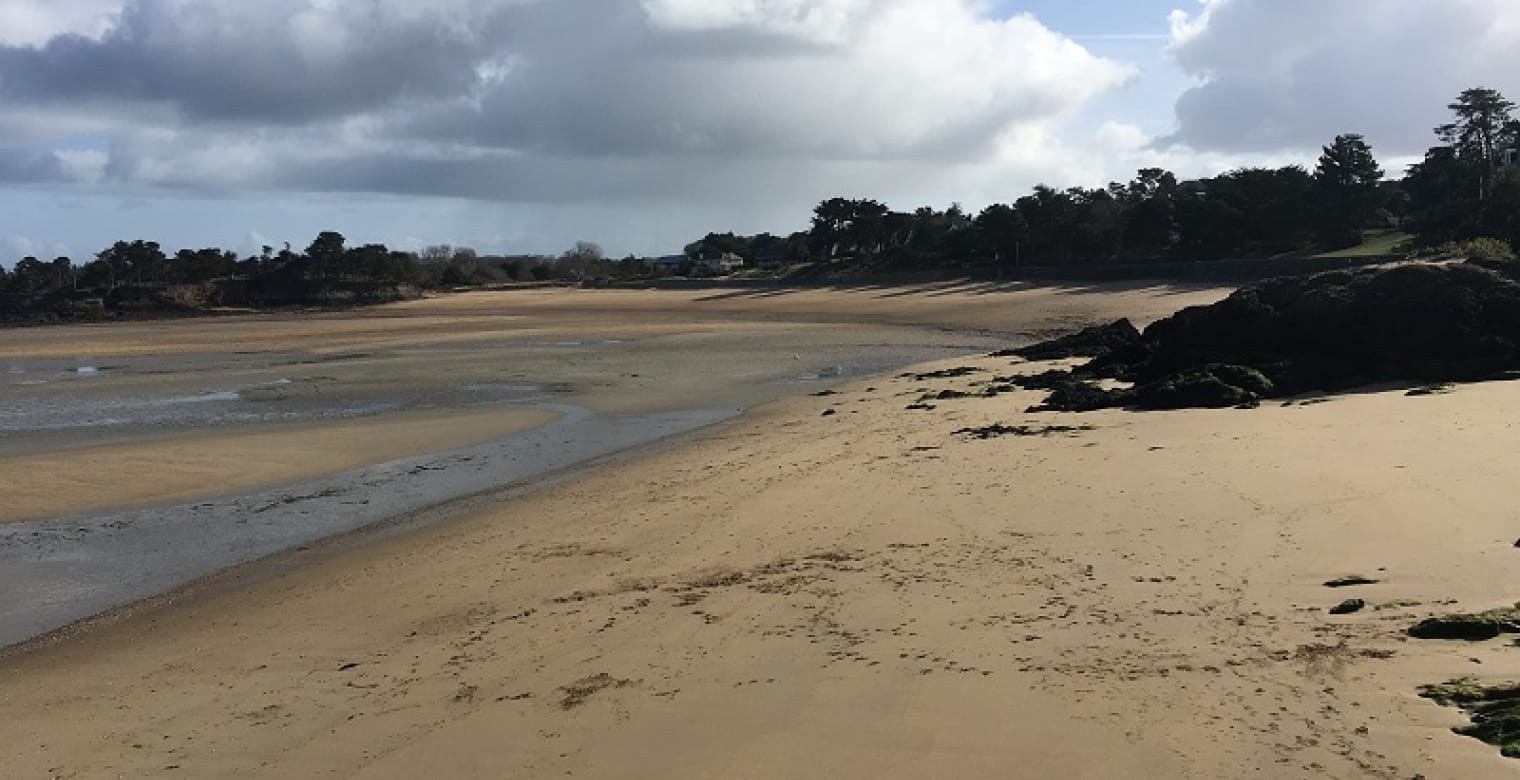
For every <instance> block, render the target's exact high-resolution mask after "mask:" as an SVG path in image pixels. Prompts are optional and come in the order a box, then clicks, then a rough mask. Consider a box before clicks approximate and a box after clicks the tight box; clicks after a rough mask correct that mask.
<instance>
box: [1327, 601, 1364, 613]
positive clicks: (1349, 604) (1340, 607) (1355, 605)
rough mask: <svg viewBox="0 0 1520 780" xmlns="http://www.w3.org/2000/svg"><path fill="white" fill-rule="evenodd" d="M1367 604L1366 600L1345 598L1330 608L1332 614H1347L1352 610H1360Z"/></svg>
mask: <svg viewBox="0 0 1520 780" xmlns="http://www.w3.org/2000/svg"><path fill="white" fill-rule="evenodd" d="M1366 606H1367V602H1365V601H1362V600H1361V599H1346V600H1345V601H1342V602H1341V603H1339V604H1336V605H1335V606H1333V607H1331V608H1330V614H1332V615H1349V614H1351V613H1353V612H1361V611H1362V609H1363V608H1365V607H1366Z"/></svg>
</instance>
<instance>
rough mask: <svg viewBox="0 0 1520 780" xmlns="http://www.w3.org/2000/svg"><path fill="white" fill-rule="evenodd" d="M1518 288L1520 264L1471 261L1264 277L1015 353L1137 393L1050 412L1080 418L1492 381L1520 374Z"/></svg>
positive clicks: (1086, 397)
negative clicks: (1125, 408) (1162, 314)
mask: <svg viewBox="0 0 1520 780" xmlns="http://www.w3.org/2000/svg"><path fill="white" fill-rule="evenodd" d="M1517 278H1520V264H1509V265H1497V264H1491V263H1487V264H1486V263H1475V262H1468V263H1454V264H1441V265H1435V264H1423V263H1412V264H1406V265H1400V266H1394V267H1385V268H1364V269H1357V270H1346V271H1333V272H1330V273H1324V274H1317V275H1313V276H1298V277H1284V278H1279V279H1269V280H1267V281H1264V282H1260V283H1258V284H1254V285H1251V286H1248V287H1244V288H1241V289H1240V290H1237V291H1236V292H1235V293H1233V294H1231V295H1230V296H1229V297H1228V298H1226V299H1224V300H1222V301H1220V302H1218V303H1215V304H1213V305H1210V306H1195V307H1191V308H1187V309H1183V310H1182V311H1179V312H1177V313H1176V314H1174V315H1172V316H1171V317H1168V318H1166V319H1163V320H1160V321H1158V322H1156V323H1153V324H1152V325H1151V326H1150V327H1148V328H1146V329H1145V331H1144V333H1141V334H1139V336H1138V337H1135V336H1133V335H1131V334H1130V331H1131V330H1133V326H1132V325H1130V324H1129V323H1128V322H1125V321H1120V322H1116V323H1113V324H1112V325H1109V326H1105V328H1106V329H1093V328H1089V329H1087V330H1084V331H1082V332H1081V333H1077V334H1074V335H1072V336H1068V337H1065V338H1063V339H1055V340H1053V341H1049V342H1045V343H1044V344H1036V345H1033V346H1031V347H1025V348H1022V349H1020V350H1015V352H1017V353H1018V354H1020V355H1021V356H1038V357H1041V358H1043V357H1046V356H1049V357H1070V356H1076V355H1091V356H1092V359H1091V360H1090V361H1088V362H1087V363H1086V364H1084V365H1083V366H1081V367H1079V368H1078V369H1077V370H1076V371H1075V372H1068V373H1072V374H1073V375H1074V376H1075V377H1077V378H1080V379H1094V378H1112V379H1119V380H1123V381H1126V382H1131V383H1133V384H1134V385H1135V390H1134V392H1133V394H1132V395H1131V394H1129V393H1124V392H1109V393H1108V394H1107V395H1106V396H1101V395H1097V394H1093V393H1090V392H1083V393H1080V394H1079V395H1078V398H1077V399H1076V401H1075V402H1074V401H1073V399H1072V398H1069V397H1063V398H1061V399H1059V402H1057V401H1056V400H1053V401H1050V402H1047V406H1049V407H1051V408H1071V409H1072V410H1074V411H1076V410H1081V409H1082V408H1084V407H1085V408H1101V407H1102V406H1122V405H1126V404H1134V405H1135V406H1138V407H1140V408H1147V409H1168V408H1180V407H1191V406H1214V407H1226V406H1238V405H1242V404H1249V403H1251V402H1253V401H1260V400H1262V399H1264V398H1284V397H1291V396H1295V395H1301V394H1305V393H1309V392H1314V391H1329V392H1334V391H1340V390H1346V389H1349V388H1352V387H1357V386H1363V385H1368V384H1374V383H1378V382H1394V381H1399V382H1418V383H1425V384H1435V383H1445V382H1462V381H1475V380H1481V379H1490V378H1495V377H1499V376H1503V375H1505V373H1506V372H1512V371H1515V370H1517V369H1520V281H1517ZM1048 383H1049V384H1053V385H1054V384H1057V383H1055V382H1048ZM1059 387H1061V388H1062V390H1063V391H1064V390H1065V389H1066V388H1069V387H1071V385H1060V386H1059ZM1050 389H1051V390H1052V391H1053V392H1056V387H1052V388H1050ZM1066 392H1067V393H1068V395H1069V391H1066ZM1094 404H1100V405H1094Z"/></svg>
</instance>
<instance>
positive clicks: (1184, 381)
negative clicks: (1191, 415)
mask: <svg viewBox="0 0 1520 780" xmlns="http://www.w3.org/2000/svg"><path fill="white" fill-rule="evenodd" d="M1273 390H1274V388H1273V385H1272V382H1271V380H1269V379H1267V378H1266V377H1265V376H1263V375H1262V373H1261V372H1260V371H1257V370H1256V369H1254V368H1247V367H1246V366H1237V365H1231V364H1224V363H1214V364H1210V365H1207V366H1201V367H1198V368H1191V369H1186V370H1183V371H1179V372H1177V373H1175V374H1172V375H1171V376H1168V377H1166V378H1165V379H1162V380H1160V381H1158V382H1152V383H1149V384H1144V385H1141V386H1139V387H1136V388H1135V393H1134V403H1135V406H1138V407H1139V408H1141V409H1188V408H1195V407H1205V408H1215V409H1223V408H1226V407H1231V406H1241V405H1243V404H1251V403H1255V402H1258V401H1260V400H1261V399H1262V398H1265V397H1267V396H1269V395H1271V394H1272V392H1273Z"/></svg>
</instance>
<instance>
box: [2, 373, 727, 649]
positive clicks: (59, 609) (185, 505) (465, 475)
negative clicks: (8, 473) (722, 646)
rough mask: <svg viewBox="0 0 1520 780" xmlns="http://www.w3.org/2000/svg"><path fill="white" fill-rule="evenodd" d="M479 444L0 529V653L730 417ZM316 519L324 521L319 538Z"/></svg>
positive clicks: (580, 425)
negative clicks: (243, 569)
mask: <svg viewBox="0 0 1520 780" xmlns="http://www.w3.org/2000/svg"><path fill="white" fill-rule="evenodd" d="M531 408H533V409H537V410H539V411H550V412H553V413H555V414H557V415H558V418H557V419H554V420H552V421H550V422H547V423H545V424H542V425H539V426H536V427H533V428H529V429H527V430H523V431H519V432H517V433H512V434H508V435H507V436H505V437H501V438H496V439H491V440H488V441H486V442H482V443H480V444H476V445H471V446H466V447H462V448H457V449H453V450H446V451H441V452H435V453H427V454H422V455H412V456H407V457H404V458H400V459H396V460H391V461H386V462H382V463H378V464H374V465H366V466H360V467H357V468H351V469H345V470H341V471H337V472H332V473H328V474H323V475H320V476H315V477H310V478H306V479H302V480H299V481H296V482H289V483H280V484H277V485H275V486H271V487H266V488H262V489H256V490H252V491H238V492H233V493H230V494H224V495H219V496H213V497H202V498H197V499H193V500H190V501H187V502H180V503H168V504H156V505H150V506H147V507H143V508H137V509H126V510H120V511H112V512H106V513H98V514H85V515H79V516H65V517H59V518H47V519H41V520H30V521H16V522H12V523H6V524H3V525H0V592H5V593H7V594H8V595H9V596H10V598H9V599H7V601H8V604H7V605H0V648H5V647H8V646H11V645H15V644H21V643H26V642H28V641H30V640H34V639H38V638H40V637H44V636H46V635H48V634H51V633H53V632H55V631H58V630H60V629H67V628H68V627H69V626H73V625H76V624H78V623H79V622H80V621H84V620H88V619H89V618H91V617H93V616H95V615H98V614H100V613H102V612H106V611H111V610H115V609H119V608H123V607H127V608H130V606H131V605H132V604H135V603H137V602H139V601H143V600H147V599H152V598H155V597H157V596H161V595H163V594H165V593H168V592H172V591H174V590H176V589H178V588H180V587H182V586H184V585H186V584H189V583H193V582H195V581H196V580H199V579H202V578H205V577H208V576H214V575H216V574H217V573H219V572H222V571H225V570H228V569H231V568H234V567H238V566H242V565H245V564H248V563H251V562H254V561H258V560H262V559H264V558H267V557H271V556H278V555H279V554H281V553H283V552H286V551H290V550H295V549H299V548H301V547H302V546H306V545H311V544H315V543H320V542H322V541H323V540H324V539H327V538H330V537H336V536H343V535H346V534H349V533H353V532H356V531H362V530H363V529H365V528H369V527H375V526H383V525H387V524H391V523H393V522H396V521H397V520H398V519H399V518H405V517H410V516H414V515H417V514H420V513H426V512H428V511H430V510H431V509H434V508H438V507H442V506H446V505H448V504H449V503H452V502H454V501H456V500H462V499H468V498H471V497H474V496H479V495H485V494H490V493H492V492H498V491H510V490H513V489H520V488H531V486H532V485H533V484H534V483H535V482H536V481H537V480H539V479H540V478H541V477H544V476H546V475H551V474H553V473H555V472H558V471H562V470H566V469H574V468H576V467H577V466H579V465H581V464H586V463H591V462H594V461H597V460H599V459H601V458H605V457H608V456H612V455H616V454H618V453H624V452H632V451H635V450H638V449H639V448H641V447H643V446H646V445H649V444H653V443H657V442H659V441H661V440H663V439H666V438H669V437H671V436H680V435H682V434H687V433H690V432H693V431H698V430H701V429H702V428H705V427H708V426H710V425H714V424H717V423H721V422H722V421H724V420H726V419H729V418H731V417H732V416H733V415H734V414H736V413H738V412H736V411H734V410H687V411H685V412H676V413H665V414H645V415H595V414H593V413H591V412H590V411H588V410H585V409H583V408H580V407H575V406H566V405H562V404H548V403H546V404H538V405H535V406H534V407H531ZM314 518H321V521H320V523H318V524H313V522H312V521H313V519H314Z"/></svg>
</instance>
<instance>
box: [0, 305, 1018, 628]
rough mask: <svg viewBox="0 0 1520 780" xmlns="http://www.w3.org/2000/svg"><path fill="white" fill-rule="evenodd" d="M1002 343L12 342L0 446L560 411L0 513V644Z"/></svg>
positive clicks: (754, 338)
mask: <svg viewBox="0 0 1520 780" xmlns="http://www.w3.org/2000/svg"><path fill="white" fill-rule="evenodd" d="M999 343H1000V342H998V341H995V340H992V339H989V338H985V337H980V336H976V335H968V334H965V333H957V332H948V331H943V330H936V329H929V328H914V327H895V326H894V327H884V326H857V325H839V326H833V325H831V326H829V327H827V328H817V327H807V326H801V325H799V326H792V325H769V324H767V325H759V326H756V327H755V328H754V329H744V330H734V329H728V330H720V331H716V332H702V331H693V332H682V333H674V334H665V335H657V336H654V337H638V338H636V337H630V338H627V339H623V338H616V337H614V338H592V339H573V338H567V339H556V338H553V337H552V335H551V337H549V338H544V334H542V333H540V334H538V335H536V336H534V337H532V338H511V337H501V338H496V337H487V338H483V339H480V340H475V341H471V342H469V343H457V342H453V341H448V342H441V343H428V344H417V343H413V342H409V341H408V342H402V343H396V344H382V343H375V344H368V343H366V344H362V345H360V344H355V345H353V346H351V347H345V348H344V349H342V350H339V351H328V352H323V353H321V354H314V353H311V352H301V351H289V350H285V349H281V348H275V349H272V350H270V351H265V352H258V351H224V352H200V353H174V354H164V355H154V354H133V355H127V356H113V355H92V356H89V357H85V358H79V357H70V358H61V357H50V358H28V359H7V360H6V361H5V363H4V364H0V365H3V366H4V373H0V457H4V456H20V457H25V456H29V455H33V454H39V453H40V454H51V453H67V452H68V451H69V450H71V449H72V448H76V447H81V446H91V445H96V444H101V443H106V442H133V441H138V440H141V439H143V438H145V437H146V438H151V439H153V440H160V439H162V438H164V437H170V438H172V437H176V436H180V435H194V434H196V433H199V432H203V431H206V430H208V429H225V430H227V431H230V432H237V431H245V430H246V431H257V430H261V429H262V427H267V426H268V425H271V424H283V423H304V422H313V421H322V420H337V419H351V418H356V417H365V416H372V415H381V416H383V415H386V414H388V413H391V412H398V411H419V410H423V411H425V410H455V409H477V408H483V407H484V408H490V407H513V406H515V407H530V408H547V409H551V410H554V411H556V412H558V413H559V414H560V415H561V417H560V419H559V420H558V421H557V422H555V423H552V424H549V425H547V426H544V427H541V428H538V429H535V430H531V431H527V432H524V433H520V434H516V435H513V436H509V437H507V438H504V439H501V440H498V441H494V442H491V443H488V444H482V445H478V446H475V447H470V448H466V449H463V450H457V451H452V452H447V453H439V454H433V455H423V456H418V457H413V458H407V459H403V460H397V461H393V462H391V463H386V464H381V465H376V466H369V467H364V468H358V469H353V470H350V471H347V472H343V473H339V474H333V475H329V476H326V477H321V478H316V479H311V480H307V481H303V482H300V483H296V484H292V485H287V486H282V487H280V488H277V489H268V490H259V491H255V492H251V493H246V494H241V495H233V496H227V497H223V498H217V499H213V500H202V501H194V502H186V503H179V504H172V505H167V506H158V507H151V508H140V509H131V510H124V511H116V512H109V513H102V514H97V515H91V516H86V517H69V518H53V519H47V520H39V521H30V522H24V523H18V524H12V525H4V526H0V646H3V645H6V644H10V643H14V642H19V641H23V640H25V639H28V638H31V637H34V636H37V635H39V634H42V633H45V632H47V631H50V630H53V629H56V628H60V627H63V626H65V625H68V624H69V623H71V622H74V621H76V620H79V619H82V618H85V617H89V616H91V615H93V614H96V613H98V612H101V611H103V610H107V609H110V608H113V607H117V606H121V605H125V604H129V603H132V602H134V601H137V600H140V599H143V598H146V597H150V596H153V595H156V594H159V593H163V592H165V591H167V590H170V589H172V588H174V587H176V586H179V585H182V584H185V583H187V582H190V581H192V580H195V579H197V578H200V577H203V576H206V575H209V574H213V573H215V572H217V571H220V570H223V569H226V568H228V567H231V566H235V565H237V564H240V563H244V562H248V561H251V560H256V559H259V558H262V557H265V556H268V555H271V554H275V553H278V552H281V551H284V550H289V549H292V548H295V547H298V546H301V545H304V544H308V543H310V542H313V541H316V540H320V539H323V538H326V537H329V536H333V535H335V534H341V533H344V532H347V531H351V530H354V529H358V528H362V527H365V526H368V525H372V524H375V523H380V522H383V521H387V520H390V519H393V518H396V517H398V516H400V515H404V514H407V513H410V512H415V511H418V510H423V509H427V508H429V507H433V506H436V505H438V504H441V503H443V502H446V501H449V500H451V499H455V498H459V497H462V496H468V495H472V494H476V493H481V492H483V491H498V490H504V489H508V488H511V487H513V486H523V485H528V484H531V483H533V482H534V481H535V480H538V479H541V478H543V476H544V475H546V474H548V473H550V472H552V471H555V470H557V469H562V468H565V467H569V466H573V465H575V464H578V463H583V462H585V461H588V460H591V459H594V458H597V457H601V456H605V455H609V454H613V453H617V452H621V451H625V450H629V449H632V448H636V447H639V446H641V445H646V444H649V443H650V442H653V441H656V440H658V439H661V438H664V437H668V436H671V435H675V434H680V433H683V432H688V431H692V430H695V429H697V428H700V427H702V426H705V425H710V424H712V423H715V422H718V421H721V420H723V419H725V418H727V417H730V416H733V415H735V414H738V413H740V412H741V411H742V410H743V409H746V408H750V407H752V406H754V405H756V404H759V403H763V402H765V401H768V400H771V399H774V398H777V397H780V396H785V395H795V394H799V393H805V392H809V391H811V390H813V389H818V388H822V387H827V386H828V385H830V384H833V383H835V382H838V381H842V380H845V379H849V378H852V377H859V376H868V375H873V374H878V373H882V372H886V371H890V370H894V369H896V368H898V367H901V366H904V365H908V364H911V363H916V362H921V361H925V360H932V359H937V358H944V357H950V356H952V355H956V354H965V353H967V352H971V351H976V350H978V349H981V348H984V347H987V346H995V345H997V344H999ZM82 368H83V369H93V370H86V371H84V372H81V371H80V369H82ZM596 409H600V410H602V411H603V412H608V411H611V412H619V413H599V412H595V411H591V410H596Z"/></svg>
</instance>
